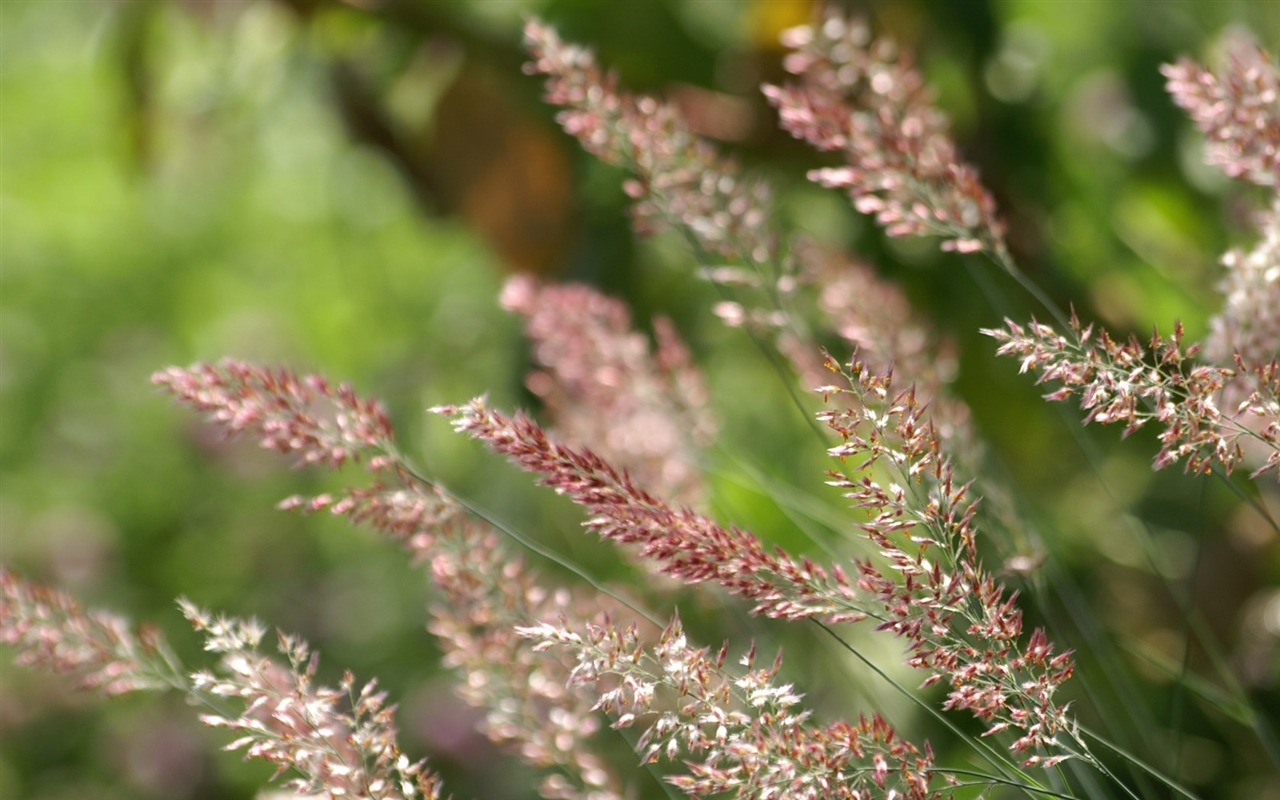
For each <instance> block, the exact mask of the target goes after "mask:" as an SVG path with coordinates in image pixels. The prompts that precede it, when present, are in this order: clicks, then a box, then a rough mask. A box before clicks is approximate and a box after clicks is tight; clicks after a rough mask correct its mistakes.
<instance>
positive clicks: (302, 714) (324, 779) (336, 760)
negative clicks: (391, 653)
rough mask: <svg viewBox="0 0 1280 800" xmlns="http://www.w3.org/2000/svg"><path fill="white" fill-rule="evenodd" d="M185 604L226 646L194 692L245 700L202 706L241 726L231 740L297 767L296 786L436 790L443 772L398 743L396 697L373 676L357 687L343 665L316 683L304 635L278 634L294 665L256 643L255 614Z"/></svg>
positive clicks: (344, 790) (210, 641)
mask: <svg viewBox="0 0 1280 800" xmlns="http://www.w3.org/2000/svg"><path fill="white" fill-rule="evenodd" d="M179 604H180V606H181V607H182V612H183V614H185V615H186V617H187V619H188V620H190V622H191V624H192V626H193V627H195V629H196V630H197V631H202V632H204V633H205V634H206V642H205V649H206V650H209V651H210V652H213V653H218V654H220V655H221V666H222V669H221V671H220V672H218V673H215V672H213V671H210V670H200V671H199V672H196V673H195V674H194V675H192V676H191V682H192V683H191V685H192V690H193V693H194V694H197V695H207V696H209V697H213V698H218V699H221V700H225V699H228V698H235V699H237V700H238V701H240V702H241V703H243V706H244V708H243V710H241V711H239V713H235V714H232V713H230V712H228V713H206V714H202V715H201V717H200V719H201V721H203V722H204V723H205V724H206V725H209V726H212V727H215V728H226V729H228V730H230V731H233V732H235V733H237V734H239V735H240V737H239V738H238V739H236V740H235V741H234V742H232V743H231V744H229V745H227V748H226V749H228V750H239V749H244V750H245V755H246V756H247V757H249V758H261V759H265V760H266V761H270V762H271V763H273V764H275V765H277V766H278V767H279V768H280V770H281V772H284V771H286V770H289V771H292V772H293V773H295V774H297V775H298V776H299V777H297V778H294V779H291V780H290V781H289V782H288V786H289V788H290V789H292V790H293V791H294V792H296V793H299V794H319V793H321V792H323V793H325V794H326V795H327V796H328V797H357V798H369V800H383V798H385V799H386V800H395V799H396V798H403V799H404V800H412V798H418V797H422V798H428V799H429V800H434V798H438V797H440V792H441V784H440V779H439V777H438V776H436V775H435V774H434V773H432V772H430V771H428V770H427V769H426V766H425V764H424V763H423V762H420V761H419V762H411V761H410V760H409V759H408V758H407V757H405V756H404V755H403V754H402V753H401V752H400V748H399V747H398V746H397V745H396V727H395V721H394V715H395V707H394V706H390V705H387V703H386V695H385V694H383V693H382V692H379V691H377V683H376V681H370V682H369V683H366V684H364V685H363V686H360V687H358V688H357V686H356V683H355V677H354V676H353V675H352V674H351V673H350V672H348V673H346V674H345V675H344V676H343V678H342V683H341V684H340V685H339V686H338V687H337V688H332V687H326V686H318V685H316V683H315V673H316V668H317V666H318V659H317V657H316V655H317V654H315V653H313V652H312V651H311V649H310V647H309V646H308V645H307V643H306V642H304V641H302V640H301V639H299V638H297V637H296V636H290V635H287V634H284V633H281V634H279V636H278V638H279V648H280V653H281V654H282V655H284V656H285V659H286V660H287V661H288V665H287V666H286V665H284V664H281V663H278V662H276V661H274V660H273V659H271V658H268V657H267V656H264V655H262V654H261V653H260V652H259V651H258V646H259V644H260V643H261V640H262V636H263V634H264V633H265V631H264V629H263V628H262V626H261V625H259V624H258V623H257V621H255V620H241V619H235V618H232V617H223V616H216V617H215V616H213V615H211V614H209V613H208V612H206V611H203V610H201V609H199V608H197V607H196V606H194V605H192V604H191V603H190V602H188V601H185V600H183V601H180V603H179Z"/></svg>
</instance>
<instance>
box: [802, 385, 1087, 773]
mask: <svg viewBox="0 0 1280 800" xmlns="http://www.w3.org/2000/svg"><path fill="white" fill-rule="evenodd" d="M831 366H832V369H839V368H837V367H836V366H835V364H834V363H832V365H831ZM842 372H843V374H844V377H845V379H846V381H847V384H848V385H847V387H845V386H825V387H822V389H821V390H820V391H821V392H822V393H823V394H824V395H826V396H828V397H831V396H837V395H841V394H845V393H851V394H853V395H855V396H856V397H857V399H858V402H857V403H856V407H854V408H850V407H849V406H845V405H838V404H833V406H832V407H831V408H830V409H828V410H826V411H824V412H822V413H821V414H820V415H819V416H820V418H821V419H822V420H823V421H824V422H826V424H827V425H828V426H829V427H830V428H831V429H832V430H833V431H835V433H836V434H838V435H839V436H840V439H841V444H839V445H837V446H835V447H833V448H831V449H830V451H829V452H830V453H831V455H832V456H834V457H836V458H839V459H840V460H841V461H852V462H853V464H854V466H853V468H852V469H851V470H850V471H848V472H838V471H833V472H831V473H830V478H831V479H830V481H829V483H830V484H831V485H833V486H836V487H839V488H841V489H845V490H846V493H845V496H846V497H848V498H849V499H850V500H852V501H853V505H854V507H855V508H861V509H866V510H867V511H868V513H869V515H870V519H869V521H867V522H865V523H863V524H862V526H861V527H862V530H863V531H864V532H865V533H866V534H867V537H868V538H869V539H870V541H871V543H872V544H873V545H874V546H875V549H876V553H877V554H878V555H879V557H880V560H873V559H871V558H865V559H862V560H860V561H859V562H858V564H857V585H858V588H859V589H860V590H861V591H863V592H866V593H867V594H868V595H870V597H872V598H874V603H875V609H876V610H875V611H872V612H870V613H869V616H872V617H873V618H875V619H876V620H878V621H879V622H880V624H879V626H878V628H879V629H880V630H888V631H892V632H893V633H894V634H896V635H898V636H900V637H902V638H904V639H906V640H907V642H908V647H909V650H910V654H911V655H910V657H909V659H908V662H907V663H909V664H910V665H911V666H913V667H917V668H919V669H923V670H926V671H928V672H929V673H930V677H929V678H928V679H927V680H926V684H929V683H934V682H937V681H940V680H946V681H947V682H948V683H949V684H950V685H951V692H950V693H949V695H948V697H947V702H946V706H947V707H948V708H963V709H967V710H969V711H971V712H972V713H973V714H974V715H976V716H977V717H978V718H979V719H982V720H984V721H986V722H988V723H990V727H989V728H988V729H987V733H988V734H992V733H996V732H998V731H1002V730H1005V729H1008V728H1012V729H1014V730H1016V731H1019V732H1020V734H1021V735H1020V736H1019V738H1018V739H1017V740H1016V741H1014V742H1013V744H1012V746H1011V747H1012V749H1013V750H1014V751H1015V752H1025V751H1029V750H1034V751H1037V752H1036V753H1035V754H1033V755H1031V756H1029V757H1028V759H1027V762H1026V763H1028V764H1043V765H1045V766H1049V765H1052V764H1055V763H1057V762H1059V761H1062V760H1063V759H1065V758H1068V757H1070V755H1072V754H1073V747H1074V752H1075V753H1078V754H1083V751H1084V750H1085V748H1084V746H1083V742H1082V741H1081V739H1080V736H1079V733H1078V732H1077V730H1076V724H1075V721H1074V719H1073V718H1072V716H1071V715H1070V714H1069V713H1068V710H1067V706H1066V705H1065V704H1063V703H1061V702H1059V701H1058V700H1056V699H1055V697H1054V694H1055V692H1056V691H1057V689H1058V688H1059V687H1060V686H1061V685H1062V684H1064V683H1065V682H1066V681H1067V680H1068V679H1069V678H1070V677H1071V674H1072V672H1073V670H1074V665H1073V663H1072V660H1071V655H1070V653H1056V654H1055V652H1054V647H1053V645H1052V644H1051V643H1050V642H1049V641H1048V639H1047V637H1046V636H1045V634H1044V631H1042V630H1036V631H1035V632H1033V633H1032V635H1031V637H1030V639H1029V641H1028V642H1027V643H1026V644H1025V645H1023V644H1022V643H1021V642H1020V641H1019V640H1020V638H1021V635H1022V612H1021V611H1019V610H1018V607H1017V605H1016V594H1010V593H1009V592H1008V591H1007V590H1006V589H1005V587H1004V586H1002V585H1001V584H1000V583H999V582H997V581H996V580H995V579H994V578H993V577H992V576H991V575H990V574H989V573H988V572H987V571H986V570H985V569H984V568H983V566H982V563H981V561H980V559H979V557H978V551H977V545H976V534H977V531H976V529H975V527H974V524H973V519H974V513H975V511H976V499H973V498H971V497H970V495H969V486H968V485H967V484H961V483H958V482H957V481H956V480H955V476H954V473H953V469H952V466H951V464H950V462H949V461H948V460H947V459H946V457H945V455H944V454H943V453H942V451H941V449H940V447H939V441H938V437H937V435H936V433H935V432H934V429H933V426H932V424H931V423H930V422H929V419H928V417H927V415H926V414H925V408H924V406H923V405H921V403H920V402H919V401H918V400H917V398H916V395H915V391H914V390H913V389H906V390H901V391H899V390H896V389H895V388H894V385H893V380H892V378H891V377H890V376H888V375H886V374H881V373H875V372H871V371H869V370H867V369H866V367H865V366H864V365H863V364H861V363H859V362H857V361H854V362H852V363H851V364H850V365H849V368H848V370H847V371H842ZM886 480H887V481H889V482H888V483H885V482H884V481H886ZM1060 731H1062V732H1065V733H1066V734H1067V735H1068V736H1069V737H1070V740H1071V741H1069V742H1064V741H1060V740H1059V739H1058V738H1057V734H1058V733H1059V732H1060ZM1044 751H1052V753H1051V754H1050V755H1047V756H1046V755H1043V752H1044Z"/></svg>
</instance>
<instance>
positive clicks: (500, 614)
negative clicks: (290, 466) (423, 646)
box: [156, 361, 623, 800]
mask: <svg viewBox="0 0 1280 800" xmlns="http://www.w3.org/2000/svg"><path fill="white" fill-rule="evenodd" d="M156 380H157V382H158V383H160V384H161V385H163V386H165V387H166V388H167V389H169V390H170V391H172V392H174V393H175V394H176V395H177V396H178V397H179V399H181V400H183V401H184V402H187V403H189V404H192V405H194V406H195V407H196V408H198V409H199V410H201V411H205V412H207V413H208V414H209V416H210V417H211V419H213V420H214V421H215V422H216V423H218V424H220V425H221V426H222V427H223V428H224V429H225V430H226V431H227V433H228V434H242V435H251V436H255V437H257V438H258V439H259V441H260V442H261V444H262V445H263V446H264V447H269V448H272V449H277V450H280V451H282V452H284V453H286V454H292V453H294V452H296V453H297V454H298V455H300V456H301V457H302V460H303V461H308V462H318V463H324V464H328V465H330V466H332V467H336V466H338V465H340V464H341V463H343V462H344V461H348V460H350V461H363V462H364V463H366V464H367V465H368V467H369V469H370V471H371V472H373V473H374V474H375V476H376V477H377V480H375V481H374V482H373V483H372V484H371V485H369V486H363V487H351V488H348V489H346V490H345V491H343V492H339V493H326V494H323V495H319V496H316V497H309V498H308V497H290V498H288V499H286V500H285V501H283V502H282V503H281V504H280V505H281V507H282V508H286V509H295V510H298V511H302V512H317V511H322V510H327V511H328V512H330V513H332V514H335V515H339V516H345V517H347V518H348V519H351V520H352V521H353V522H357V523H364V524H368V525H371V526H372V527H374V528H375V529H377V530H379V531H381V532H382V533H384V534H387V535H388V536H389V537H390V538H391V539H393V540H394V541H397V542H399V543H400V544H401V545H402V546H403V547H404V548H405V549H406V550H407V551H408V552H409V554H410V555H411V556H412V557H413V558H414V560H415V561H417V562H421V563H424V564H426V565H427V566H428V568H429V569H430V574H431V577H432V579H433V583H434V584H435V586H436V588H437V589H438V590H439V592H440V596H441V599H440V601H439V602H437V603H435V604H433V605H432V607H431V615H430V620H429V622H428V628H429V629H430V630H431V632H432V633H433V634H435V635H436V636H437V637H438V638H439V639H440V641H441V644H442V646H443V647H444V650H445V660H446V662H447V663H448V665H449V666H451V667H453V668H454V669H456V670H458V671H459V672H460V673H461V678H460V681H459V682H460V685H461V686H462V687H463V688H462V690H461V694H462V696H463V697H464V698H465V699H466V700H468V701H469V702H471V703H473V704H474V705H476V706H477V707H478V708H482V709H484V711H485V730H486V733H488V735H489V736H490V737H491V738H492V739H494V740H495V741H497V742H500V743H503V744H506V745H508V746H510V747H512V748H513V749H514V750H515V751H516V752H517V753H519V754H520V755H521V757H522V758H524V759H525V760H526V761H528V762H529V763H531V764H533V765H535V766H537V767H540V768H542V769H544V770H545V771H546V776H545V777H544V780H543V794H544V796H546V797H548V798H553V800H620V798H621V797H622V796H623V794H622V790H621V788H620V782H619V781H618V779H617V776H616V775H615V774H614V772H613V770H612V769H611V768H610V767H609V766H608V764H607V762H605V760H604V759H602V758H601V757H600V756H599V755H598V754H597V752H596V750H595V749H594V748H593V747H592V746H591V737H592V735H593V734H594V733H595V732H596V730H597V728H598V723H597V721H596V720H595V718H594V717H593V716H592V714H591V705H592V700H591V698H589V697H586V696H584V695H583V694H581V693H574V692H571V691H566V689H565V683H566V679H567V675H568V670H567V667H566V666H565V665H562V664H560V663H558V662H557V661H555V660H554V659H547V658H534V657H532V656H531V654H530V653H529V652H528V648H527V647H525V646H524V643H523V642H522V641H521V640H520V638H519V637H518V636H517V635H516V633H515V627H516V626H517V625H524V624H528V623H529V622H530V621H533V620H539V619H554V618H555V617H557V616H558V615H563V614H573V613H575V608H576V607H575V604H574V603H573V602H572V600H571V599H570V598H569V597H568V596H567V594H566V593H564V592H557V591H554V590H551V589H549V588H548V585H547V582H546V581H545V580H542V579H541V578H540V577H539V576H538V575H536V574H535V573H534V572H533V571H532V570H530V569H529V568H528V567H527V566H526V565H525V564H524V562H523V561H522V560H521V559H519V558H517V557H515V556H514V555H513V554H512V553H510V552H509V550H508V548H507V547H506V546H505V543H504V540H503V539H502V537H501V536H500V535H499V533H498V532H497V531H495V530H493V529H492V528H491V527H490V526H489V525H488V524H487V523H485V522H484V521H483V520H479V519H477V518H475V517H473V516H472V515H470V514H468V513H466V512H465V511H464V510H463V509H462V508H461V507H460V506H459V505H458V504H457V502H456V501H455V500H454V499H453V498H452V497H450V496H449V494H448V493H447V492H445V491H444V490H443V489H442V488H441V487H439V486H438V485H436V484H433V483H431V482H429V481H427V480H426V479H424V478H423V477H421V476H420V475H419V474H418V473H417V471H416V470H414V469H413V468H412V467H411V466H410V465H409V464H408V463H407V462H406V461H405V460H404V459H403V457H402V456H400V455H399V451H398V449H397V447H396V445H395V442H394V439H393V436H392V430H391V427H390V423H385V424H384V425H382V426H380V427H378V428H376V429H375V428H370V427H369V426H368V425H367V422H366V424H365V425H364V427H362V430H364V431H365V432H366V434H367V435H365V436H363V437H350V436H342V435H334V434H333V431H334V430H335V428H336V429H337V430H349V429H351V428H352V425H351V422H350V421H349V418H350V417H351V416H354V415H355V414H356V413H357V412H361V411H363V412H364V413H365V414H366V416H367V419H375V420H384V421H385V415H383V414H381V412H380V411H378V409H379V408H380V407H379V405H378V404H377V403H376V402H375V401H371V400H363V399H361V398H359V397H357V396H356V395H355V393H354V391H353V390H351V389H350V388H347V387H344V388H343V389H341V390H340V391H339V392H337V393H332V392H323V391H321V392H320V393H319V395H318V396H317V395H316V394H313V393H312V392H309V391H308V387H328V386H329V385H330V384H329V382H328V381H326V380H325V379H323V378H322V377H319V376H305V377H299V376H296V375H294V374H292V373H291V372H289V371H287V370H271V369H267V368H264V367H261V366H258V365H254V364H247V363H243V362H235V361H224V362H222V363H221V364H218V365H211V364H198V365H195V366H193V367H189V368H180V367H171V368H169V369H168V370H165V371H164V372H161V373H158V374H157V376H156ZM318 397H323V398H325V399H328V400H330V401H331V403H332V405H333V406H336V408H334V407H326V406H323V405H320V404H318V403H317V402H316V400H317V399H318ZM326 415H327V416H326ZM333 417H336V418H338V419H340V420H347V421H345V422H340V423H334V422H331V421H330V420H331V418H333ZM281 431H291V432H295V435H291V436H287V437H286V436H282V435H281ZM334 450H337V451H338V452H337V453H335V452H334ZM388 474H389V475H390V476H391V477H390V478H386V476H387V475H388Z"/></svg>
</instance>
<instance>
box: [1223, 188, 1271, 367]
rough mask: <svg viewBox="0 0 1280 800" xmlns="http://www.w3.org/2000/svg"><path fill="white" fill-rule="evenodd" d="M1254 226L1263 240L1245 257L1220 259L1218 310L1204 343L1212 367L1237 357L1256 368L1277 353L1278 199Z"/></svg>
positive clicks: (1235, 251) (1232, 254)
mask: <svg viewBox="0 0 1280 800" xmlns="http://www.w3.org/2000/svg"><path fill="white" fill-rule="evenodd" d="M1258 221H1259V226H1258V227H1259V230H1260V231H1261V233H1262V240H1261V241H1260V242H1258V243H1257V245H1255V246H1254V248H1253V249H1252V250H1250V251H1249V252H1247V253H1246V252H1243V251H1242V250H1240V249H1233V250H1231V251H1229V252H1228V253H1227V254H1226V255H1224V256H1223V257H1222V264H1223V266H1225V267H1226V268H1227V272H1226V275H1225V276H1224V277H1223V279H1222V283H1221V285H1220V286H1219V288H1220V289H1221V290H1222V294H1223V304H1222V310H1221V311H1220V312H1219V313H1218V314H1216V315H1215V316H1214V317H1213V319H1211V320H1210V323H1209V324H1210V330H1209V335H1208V336H1207V337H1205V343H1204V352H1205V357H1206V358H1207V359H1209V360H1210V361H1211V362H1212V363H1215V364H1229V363H1231V361H1232V360H1233V359H1234V357H1235V356H1237V355H1239V356H1240V358H1241V360H1243V361H1244V362H1245V364H1247V365H1251V366H1257V365H1261V364H1265V363H1267V362H1268V361H1270V360H1271V359H1273V358H1275V357H1276V354H1277V353H1280V196H1277V198H1276V200H1275V202H1274V203H1273V204H1272V206H1271V209H1270V210H1269V211H1268V212H1266V213H1264V214H1261V215H1260V216H1259V220H1258Z"/></svg>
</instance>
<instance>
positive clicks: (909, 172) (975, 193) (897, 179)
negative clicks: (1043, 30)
mask: <svg viewBox="0 0 1280 800" xmlns="http://www.w3.org/2000/svg"><path fill="white" fill-rule="evenodd" d="M783 43H784V44H785V45H787V46H788V47H790V48H792V49H793V52H792V53H791V54H789V55H788V56H787V58H786V61H785V62H784V66H785V67H786V69H787V71H788V72H790V73H792V74H793V75H795V76H796V77H797V79H798V83H796V84H787V85H783V86H766V87H765V95H766V96H767V97H768V98H769V102H771V103H773V105H774V106H775V107H777V109H778V118H779V120H780V121H781V123H782V127H783V128H785V129H786V130H787V131H788V132H790V133H791V134H792V135H793V136H795V137H796V138H798V139H803V140H805V141H807V142H809V143H810V144H812V145H813V146H814V147H817V148H818V149H820V150H835V151H839V152H840V153H841V154H842V155H843V156H844V157H845V161H846V163H845V164H843V165H841V166H838V167H828V168H824V169H819V170H814V171H813V172H811V173H810V178H811V179H812V180H814V181H816V182H818V183H820V184H822V185H823V186H830V187H835V188H841V189H845V190H847V191H848V192H849V195H850V197H851V198H852V199H853V204H854V207H855V208H857V209H858V210H859V211H861V212H862V213H864V214H874V215H875V218H876V221H877V222H879V223H880V224H881V225H883V226H884V227H885V230H886V232H887V233H888V234H889V235H890V236H918V235H935V236H942V237H943V238H944V241H943V245H942V246H943V249H946V250H958V251H960V252H963V253H969V252H974V251H978V250H986V251H988V252H990V253H992V254H993V255H994V254H1002V253H1003V252H1004V248H1005V245H1004V226H1003V223H1001V222H1000V220H999V219H998V218H997V216H996V211H995V201H994V200H993V199H992V197H991V195H990V193H988V192H987V190H986V189H984V188H983V186H982V184H981V182H980V181H979V180H978V175H977V172H975V171H974V169H973V168H972V167H970V166H968V165H967V164H965V163H964V162H963V161H961V159H960V158H959V156H958V155H957V153H956V147H955V144H954V142H952V140H951V137H950V136H949V135H948V134H947V132H946V129H947V120H946V117H945V116H943V114H942V113H941V112H940V111H938V110H937V109H936V108H934V107H933V104H932V98H931V97H930V94H929V91H928V89H927V88H926V86H925V84H924V80H923V79H922V78H921V76H920V74H919V73H918V72H917V71H916V69H915V68H914V66H913V65H912V64H911V62H910V60H909V57H908V56H907V55H905V54H903V53H900V52H899V50H898V48H897V47H896V46H895V45H894V43H893V42H892V41H890V40H889V39H887V38H879V39H874V40H873V39H872V37H871V32H870V30H869V29H868V27H867V26H866V24H865V23H863V22H861V21H857V20H849V19H846V18H844V17H842V16H840V15H838V14H833V15H830V16H828V17H827V18H826V20H825V21H823V22H822V23H821V24H820V25H813V26H803V27H799V28H794V29H792V30H790V31H788V32H787V33H786V34H784V37H783Z"/></svg>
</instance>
